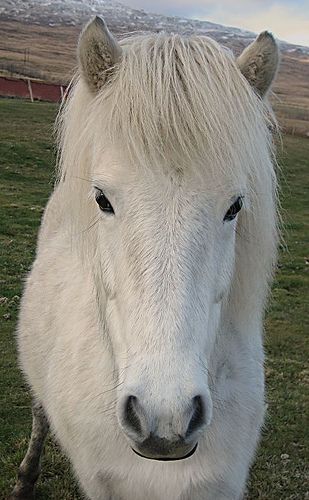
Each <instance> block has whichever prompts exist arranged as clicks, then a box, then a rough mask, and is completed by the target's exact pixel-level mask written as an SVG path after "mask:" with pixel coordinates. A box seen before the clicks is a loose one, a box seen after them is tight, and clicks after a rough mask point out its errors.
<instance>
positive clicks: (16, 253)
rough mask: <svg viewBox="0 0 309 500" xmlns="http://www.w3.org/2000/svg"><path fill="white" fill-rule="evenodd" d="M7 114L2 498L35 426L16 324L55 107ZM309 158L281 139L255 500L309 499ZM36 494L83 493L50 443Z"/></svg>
mask: <svg viewBox="0 0 309 500" xmlns="http://www.w3.org/2000/svg"><path fill="white" fill-rule="evenodd" d="M0 112H1V113H0V114H1V117H2V119H1V122H0V138H1V145H0V148H1V151H0V162H1V177H0V226H1V236H0V245H1V251H0V290H1V291H0V296H1V299H0V321H1V330H0V332H1V333H0V350H1V366H0V370H1V377H0V398H1V400H0V499H4V498H6V496H7V494H8V493H9V491H10V489H11V488H12V486H13V484H14V479H15V474H16V470H17V467H18V465H19V463H20V461H21V460H22V458H23V456H24V453H25V450H26V446H27V441H28V437H29V433H30V426H31V415H30V396H29V393H28V390H27V387H26V385H25V383H24V381H23V379H22V377H21V374H20V372H19V370H18V367H17V362H16V348H15V340H14V330H15V324H16V317H17V311H18V306H19V300H20V296H21V293H22V286H23V279H24V277H25V274H26V273H27V271H28V269H29V268H30V265H31V262H32V260H33V257H34V252H35V240H36V234H37V230H38V225H39V221H40V217H41V213H42V208H43V207H44V205H45V203H46V200H47V198H48V195H49V193H50V191H51V189H52V180H53V165H54V154H53V146H52V144H53V141H52V123H53V120H54V118H55V115H56V107H55V106H54V105H52V104H46V103H33V104H32V103H28V102H23V101H18V100H7V99H2V100H0ZM308 154H309V140H306V139H302V138H296V137H286V138H285V139H284V148H283V151H282V153H281V160H280V163H281V164H282V166H283V171H282V175H281V177H282V181H281V184H282V197H281V199H282V205H283V217H284V221H285V233H284V235H285V241H286V245H284V246H282V248H281V253H280V263H279V269H278V273H277V278H276V281H275V283H274V287H273V296H272V301H271V305H270V308H269V311H268V315H267V321H266V330H267V337H266V351H267V365H266V373H267V388H268V402H269V409H268V417H267V420H266V424H265V429H264V433H263V439H262V443H261V446H260V448H259V452H258V456H257V461H256V463H255V465H254V467H253V470H252V473H251V479H250V485H249V487H250V491H249V498H250V500H255V499H265V500H292V499H299V500H303V499H305V498H309V492H308V490H309V486H308V483H307V484H306V480H305V467H306V458H308V456H307V455H306V450H308V423H307V422H306V418H305V410H306V408H305V404H306V402H307V403H308V399H307V400H306V396H307V393H306V384H307V386H308V380H309V370H308V354H309V353H308V343H307V342H306V337H305V333H306V332H307V331H308V273H309V255H308V252H309V249H308V238H307V240H306V236H307V237H308V227H306V226H305V219H306V216H307V221H308V220H309V218H308V210H307V213H306V205H307V206H308V160H307V159H308ZM306 189H307V191H306ZM307 453H308V452H307ZM37 498H38V499H45V500H47V499H55V500H73V499H77V498H79V496H78V490H77V487H76V484H75V482H74V479H73V477H72V474H71V472H70V467H69V464H68V462H67V460H66V459H64V458H63V457H62V455H61V453H60V452H59V449H58V448H57V446H56V445H55V444H54V443H53V442H52V440H49V441H48V443H47V448H46V453H45V456H44V460H43V469H42V476H41V478H40V481H39V484H38V490H37ZM164 500H168V499H164ZM213 500H215V499H213Z"/></svg>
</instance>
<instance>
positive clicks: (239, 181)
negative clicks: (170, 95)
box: [91, 146, 247, 197]
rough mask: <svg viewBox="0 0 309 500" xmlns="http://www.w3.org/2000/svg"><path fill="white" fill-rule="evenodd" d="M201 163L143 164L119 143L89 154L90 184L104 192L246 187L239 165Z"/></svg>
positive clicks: (219, 191) (228, 191) (218, 191)
mask: <svg viewBox="0 0 309 500" xmlns="http://www.w3.org/2000/svg"><path fill="white" fill-rule="evenodd" d="M201 161H203V165H201V164H194V163H193V162H194V160H191V162H190V164H186V165H185V164H184V163H183V164H181V165H180V166H179V168H178V169H177V168H175V166H174V165H173V164H169V163H168V162H166V161H165V162H163V163H157V164H150V163H147V164H144V165H141V164H140V163H139V162H132V161H131V159H130V158H129V157H128V156H127V155H125V154H124V153H123V151H122V150H121V148H120V146H118V147H111V146H110V147H108V148H106V147H105V148H104V149H102V150H97V152H96V154H95V155H94V157H93V164H92V173H91V177H92V181H93V184H94V185H96V186H98V187H100V188H102V189H103V190H104V189H107V190H108V192H110V193H112V192H115V193H116V192H119V191H122V190H126V189H134V190H136V191H139V190H141V191H143V190H145V189H146V190H149V189H153V190H157V189H162V188H163V189H164V188H170V187H171V186H173V187H175V188H176V189H177V187H179V188H180V189H184V188H185V189H187V190H189V191H192V192H196V193H197V194H198V193H199V192H200V193H208V194H210V195H211V194H212V193H213V194H214V195H215V196H217V195H223V196H226V197H229V196H233V195H234V194H235V193H242V192H245V191H246V186H247V178H246V176H245V175H244V172H243V171H242V170H240V169H233V168H232V167H230V168H225V169H223V172H221V171H220V170H219V171H216V169H215V167H214V165H213V164H212V163H211V161H209V162H208V163H207V158H206V160H205V159H204V158H203V159H202V160H201Z"/></svg>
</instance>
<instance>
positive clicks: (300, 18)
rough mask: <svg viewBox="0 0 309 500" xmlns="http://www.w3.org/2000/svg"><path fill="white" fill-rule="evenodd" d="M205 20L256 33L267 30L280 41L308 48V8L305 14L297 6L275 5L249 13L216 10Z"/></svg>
mask: <svg viewBox="0 0 309 500" xmlns="http://www.w3.org/2000/svg"><path fill="white" fill-rule="evenodd" d="M205 19H207V20H209V21H214V22H218V23H222V24H225V25H230V26H237V27H241V28H245V29H248V30H250V31H254V32H256V33H258V32H260V31H263V30H265V29H267V30H270V31H272V32H273V33H274V35H275V36H276V37H277V38H280V39H281V40H287V41H289V42H291V43H298V44H303V45H308V46H309V8H307V13H306V10H305V11H303V12H300V9H298V8H297V4H295V5H293V6H288V5H280V4H278V3H276V4H274V5H270V6H269V7H266V8H264V9H261V10H260V11H257V12H251V13H246V12H232V11H230V12H227V11H226V10H225V11H224V12H223V11H222V9H217V8H216V9H215V10H214V11H213V12H212V14H211V16H210V17H209V16H207V18H205Z"/></svg>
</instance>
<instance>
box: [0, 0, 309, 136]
mask: <svg viewBox="0 0 309 500" xmlns="http://www.w3.org/2000/svg"><path fill="white" fill-rule="evenodd" d="M127 1H129V0H127ZM96 14H99V15H102V16H103V17H104V18H105V20H106V21H107V23H108V25H109V27H110V29H111V30H112V31H113V32H114V33H115V34H116V35H117V36H119V37H121V35H123V34H127V33H131V32H136V31H138V32H141V31H142V32H145V31H146V32H147V31H151V32H156V31H161V30H164V31H167V32H177V33H183V34H190V33H196V34H203V35H208V36H211V37H213V38H215V39H216V40H217V41H219V42H220V43H222V44H224V45H226V46H228V47H230V48H231V49H232V50H233V51H234V52H235V53H236V54H237V53H239V52H240V51H241V50H242V49H243V48H244V47H245V46H246V45H248V44H249V43H250V42H251V41H252V40H253V39H254V37H255V34H254V33H251V32H249V31H245V30H241V29H238V28H232V27H226V26H222V25H219V24H214V23H210V22H206V21H199V20H192V19H184V18H180V17H168V16H163V15H159V14H149V13H147V12H145V11H143V10H137V9H132V8H130V7H127V6H125V5H123V4H122V3H119V2H117V1H114V0H54V1H51V0H2V2H1V6H0V28H1V32H2V40H1V42H0V71H2V72H5V73H7V72H8V73H11V74H21V75H26V76H31V77H37V78H41V79H44V80H48V81H56V82H62V83H65V82H67V81H68V80H69V79H70V77H71V75H72V73H73V71H74V67H75V65H76V58H75V47H76V42H77V39H78V34H79V32H80V29H81V26H82V25H83V24H84V23H85V22H86V21H88V19H89V18H91V17H92V16H94V15H96ZM265 29H267V26H265ZM280 47H281V51H282V63H281V69H280V72H279V75H278V78H277V82H276V85H275V88H274V90H275V94H276V97H275V100H274V105H275V108H276V111H277V114H278V116H279V119H280V121H281V124H282V125H283V127H284V128H286V129H288V130H289V131H290V132H296V133H301V134H302V135H309V48H308V47H302V46H295V45H290V44H288V43H286V42H280Z"/></svg>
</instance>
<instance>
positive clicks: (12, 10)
mask: <svg viewBox="0 0 309 500" xmlns="http://www.w3.org/2000/svg"><path fill="white" fill-rule="evenodd" d="M128 1H129V0H128ZM94 15H102V16H103V17H104V18H105V20H106V21H107V23H108V24H109V26H110V27H111V28H112V29H113V30H114V31H116V32H118V33H127V32H131V31H161V30H164V31H167V32H177V33H182V34H190V33H193V32H194V33H196V34H211V35H212V36H213V37H214V38H216V39H217V40H219V41H220V42H221V43H224V42H225V41H226V43H227V45H230V43H228V42H231V41H233V42H234V44H235V43H236V46H239V48H241V47H242V46H244V45H247V44H248V43H249V42H250V41H251V40H252V39H253V38H254V37H255V34H254V33H252V32H250V31H245V30H241V29H239V28H234V27H233V28H232V27H228V26H222V25H220V24H215V23H210V22H207V21H199V20H193V19H185V18H180V17H172V16H163V15H160V14H150V13H148V12H145V11H144V10H142V9H141V10H137V9H132V8H130V7H128V6H126V5H124V4H122V3H120V2H117V1H115V0H53V1H51V0H2V2H1V6H0V17H1V18H2V20H11V21H13V20H18V21H21V22H27V23H31V24H38V25H48V26H51V27H52V26H63V25H66V26H76V25H81V24H83V23H85V22H86V21H87V20H88V19H89V18H91V17H92V16H94ZM281 48H282V50H284V51H289V52H290V53H291V52H294V51H297V52H298V53H303V54H306V55H309V48H308V47H302V46H298V45H290V44H287V43H286V42H282V43H281Z"/></svg>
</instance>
